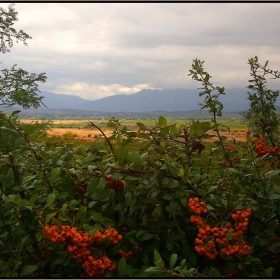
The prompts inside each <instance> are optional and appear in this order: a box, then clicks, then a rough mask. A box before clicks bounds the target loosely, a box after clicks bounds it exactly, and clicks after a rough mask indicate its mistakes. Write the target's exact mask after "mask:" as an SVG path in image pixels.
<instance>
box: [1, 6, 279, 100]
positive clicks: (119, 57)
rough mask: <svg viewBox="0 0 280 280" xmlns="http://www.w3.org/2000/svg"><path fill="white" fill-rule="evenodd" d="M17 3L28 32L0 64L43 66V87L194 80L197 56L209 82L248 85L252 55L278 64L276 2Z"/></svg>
mask: <svg viewBox="0 0 280 280" xmlns="http://www.w3.org/2000/svg"><path fill="white" fill-rule="evenodd" d="M8 5H9V3H2V4H0V7H2V8H4V9H7V7H8ZM15 9H16V11H17V12H18V19H19V20H18V21H17V22H16V23H15V24H14V28H16V29H17V30H19V29H22V30H23V31H25V32H26V33H28V34H29V35H30V36H31V37H32V39H31V40H28V42H27V43H28V46H27V47H26V46H24V45H23V43H22V42H19V43H15V44H14V46H13V48H12V49H11V52H10V53H5V54H1V58H0V61H1V62H2V64H1V67H2V68H10V67H11V66H12V65H13V64H17V67H19V68H22V69H24V70H26V71H29V72H32V73H41V72H45V73H46V75H47V77H48V79H47V82H46V83H45V84H40V86H39V89H40V90H41V91H51V92H54V93H60V94H71V95H77V96H80V97H82V98H84V99H87V100H96V99H100V98H103V97H106V96H111V95H115V94H133V93H136V92H138V91H140V90H142V89H160V90H163V89H178V88H188V89H190V88H191V89H192V88H199V87H201V84H199V82H197V81H194V80H192V78H191V76H188V74H189V70H190V69H191V65H192V61H193V59H195V58H198V59H200V60H203V61H205V62H204V68H205V70H206V71H207V72H208V73H210V75H211V76H212V79H211V81H212V83H213V84H214V86H224V87H225V88H235V87H239V88H246V86H248V80H249V79H250V68H249V65H248V59H249V58H251V57H254V56H258V58H259V61H260V63H261V64H264V63H265V62H266V61H267V60H269V64H268V68H270V69H273V70H280V52H279V50H280V48H279V47H280V25H279V14H280V4H279V3H256V2H255V3H16V4H15ZM268 85H269V86H271V88H276V87H279V81H276V80H272V81H269V84H268Z"/></svg>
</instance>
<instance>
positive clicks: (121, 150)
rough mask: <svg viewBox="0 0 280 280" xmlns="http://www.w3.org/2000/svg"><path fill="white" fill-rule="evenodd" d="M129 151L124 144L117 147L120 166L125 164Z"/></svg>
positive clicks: (116, 153)
mask: <svg viewBox="0 0 280 280" xmlns="http://www.w3.org/2000/svg"><path fill="white" fill-rule="evenodd" d="M127 155H128V151H127V150H126V149H125V148H124V147H123V146H117V148H116V149H115V157H116V159H117V161H118V162H119V165H120V166H124V165H125V163H126V160H127Z"/></svg>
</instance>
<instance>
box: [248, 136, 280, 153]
mask: <svg viewBox="0 0 280 280" xmlns="http://www.w3.org/2000/svg"><path fill="white" fill-rule="evenodd" d="M255 143H256V145H255V147H254V150H255V151H256V152H257V155H258V157H261V156H264V155H266V154H275V153H276V151H277V150H278V147H268V146H266V144H265V142H264V137H260V138H256V139H253V140H252V144H255Z"/></svg>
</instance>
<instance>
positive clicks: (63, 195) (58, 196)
mask: <svg viewBox="0 0 280 280" xmlns="http://www.w3.org/2000/svg"><path fill="white" fill-rule="evenodd" d="M68 196H69V193H67V192H62V193H60V194H58V195H57V196H56V199H63V198H66V197H68Z"/></svg>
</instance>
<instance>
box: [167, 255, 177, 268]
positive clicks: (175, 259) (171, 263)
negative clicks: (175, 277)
mask: <svg viewBox="0 0 280 280" xmlns="http://www.w3.org/2000/svg"><path fill="white" fill-rule="evenodd" d="M177 259H178V255H177V254H172V255H171V257H170V264H169V267H170V268H171V269H173V268H174V266H175V264H176V262H177Z"/></svg>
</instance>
